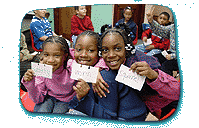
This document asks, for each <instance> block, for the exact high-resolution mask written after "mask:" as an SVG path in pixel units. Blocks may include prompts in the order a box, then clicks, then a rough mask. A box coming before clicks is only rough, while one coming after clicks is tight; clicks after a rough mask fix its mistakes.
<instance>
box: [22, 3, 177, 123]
mask: <svg viewBox="0 0 199 128" xmlns="http://www.w3.org/2000/svg"><path fill="white" fill-rule="evenodd" d="M81 7H82V8H81ZM81 7H78V10H77V15H75V16H73V20H74V21H73V23H74V26H75V27H77V26H78V25H77V24H75V20H76V21H77V22H78V24H79V26H78V27H77V28H76V29H74V28H72V27H71V33H72V29H73V31H74V33H78V32H79V33H78V34H77V35H79V36H77V35H76V36H77V38H76V43H75V44H74V46H75V53H74V56H75V61H76V62H77V63H80V64H83V65H89V66H96V65H100V66H99V67H102V68H103V70H102V71H101V72H100V73H101V75H102V78H103V79H104V81H105V82H106V83H107V84H108V85H109V91H110V93H106V98H99V97H98V96H97V94H95V93H94V91H95V89H94V88H93V86H92V84H91V83H86V82H85V81H84V80H82V79H80V80H79V81H75V80H73V79H70V74H71V64H72V63H71V61H68V56H70V52H69V48H68V45H67V42H66V41H65V40H64V39H63V38H61V37H55V36H50V37H48V38H47V39H46V40H45V41H44V43H42V49H43V52H42V57H43V60H42V61H41V62H40V63H43V64H48V65H52V66H53V78H52V79H51V80H50V79H47V78H43V77H38V76H36V77H35V76H34V75H33V74H34V72H33V70H31V69H30V70H28V71H27V72H26V73H25V75H24V78H23V79H22V82H23V84H24V85H25V86H26V88H27V90H28V92H29V95H30V98H31V99H32V100H33V101H34V102H35V103H36V106H35V112H52V113H66V112H68V110H69V108H72V109H73V108H74V109H76V110H79V111H81V112H83V113H85V114H87V115H89V116H92V117H98V118H106V119H116V120H126V121H141V120H142V121H144V120H145V118H146V115H147V113H148V110H147V108H148V109H149V110H150V111H152V112H154V111H156V110H158V109H160V108H163V107H165V106H166V105H168V104H169V103H171V102H172V101H175V100H178V98H179V83H178V82H177V81H176V80H175V79H173V78H172V77H168V75H167V74H166V73H164V72H162V71H161V70H159V69H158V68H159V67H160V64H159V63H158V62H157V60H156V59H155V58H153V57H149V56H146V55H145V54H144V53H142V52H139V51H135V50H134V46H133V45H132V43H131V42H132V41H133V40H131V39H130V37H129V36H128V35H129V33H128V32H129V30H128V32H127V30H126V29H128V27H126V26H127V24H125V23H124V24H119V26H120V27H119V28H109V29H107V30H106V31H103V32H102V36H101V37H100V38H99V37H98V35H97V34H96V33H95V32H93V31H94V28H93V27H92V22H91V24H87V28H89V29H90V30H91V31H87V30H86V29H84V28H85V24H82V23H83V22H82V21H81V20H83V19H84V20H86V11H85V6H84V7H83V6H81ZM127 10H130V9H127ZM125 11H126V10H125ZM125 13H128V12H124V14H125ZM161 15H163V14H161ZM162 18H163V19H164V16H162ZM127 19H128V18H127ZM160 19H161V17H160ZM87 20H89V19H87ZM80 21H81V22H80ZM125 22H128V21H125ZM85 23H88V22H85ZM160 23H161V21H160ZM162 24H164V23H162ZM71 25H72V18H71ZM125 25H126V26H125ZM124 26H125V27H124ZM121 27H124V28H126V29H123V30H122V29H121ZM79 28H83V30H80V29H79ZM99 39H100V40H99ZM99 46H100V47H99ZM128 46H131V49H130V50H129V49H128V48H126V47H128ZM100 50H101V52H102V57H103V59H104V62H101V61H100V57H99V54H98V53H99V51H100ZM144 61H145V62H144ZM104 63H105V64H104ZM121 64H125V65H126V66H128V67H130V68H131V70H133V71H136V72H137V73H138V74H140V75H144V76H146V77H147V81H146V83H145V85H144V86H145V87H144V89H143V91H142V92H140V93H138V92H137V91H135V90H134V89H132V88H130V87H128V86H125V85H124V84H122V83H119V82H116V81H115V76H116V75H117V71H118V70H119V68H120V65H121ZM165 80H168V81H170V82H165ZM148 89H149V90H148ZM146 92H147V93H146ZM168 92H169V93H171V94H172V96H171V95H168ZM147 94H149V95H147ZM159 96H163V98H162V97H161V98H162V99H164V100H167V101H166V102H162V101H163V100H162V99H161V98H160V97H159ZM161 102H162V104H160V103H161Z"/></svg>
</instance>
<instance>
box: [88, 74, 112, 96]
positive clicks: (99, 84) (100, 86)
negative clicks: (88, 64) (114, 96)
mask: <svg viewBox="0 0 199 128" xmlns="http://www.w3.org/2000/svg"><path fill="white" fill-rule="evenodd" d="M92 85H93V91H94V92H97V94H98V95H99V96H100V97H101V98H102V95H103V96H104V97H106V95H105V93H104V92H103V91H102V89H103V90H105V91H106V92H107V93H110V92H109V90H108V89H107V88H106V87H109V86H108V84H107V83H106V82H105V81H104V80H103V78H102V76H101V74H100V72H98V75H97V81H96V83H92ZM104 85H105V86H106V87H105V86H104Z"/></svg>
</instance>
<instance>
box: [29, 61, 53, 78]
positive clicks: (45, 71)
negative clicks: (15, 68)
mask: <svg viewBox="0 0 199 128" xmlns="http://www.w3.org/2000/svg"><path fill="white" fill-rule="evenodd" d="M31 69H32V70H33V71H34V72H35V75H36V76H42V77H45V78H49V79H52V66H51V65H46V64H40V63H35V62H31Z"/></svg>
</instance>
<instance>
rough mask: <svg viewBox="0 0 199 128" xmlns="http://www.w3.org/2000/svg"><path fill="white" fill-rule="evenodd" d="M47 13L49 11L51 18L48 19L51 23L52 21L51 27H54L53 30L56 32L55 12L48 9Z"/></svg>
mask: <svg viewBox="0 0 199 128" xmlns="http://www.w3.org/2000/svg"><path fill="white" fill-rule="evenodd" d="M46 11H48V12H49V13H50V16H49V18H48V20H49V21H52V22H51V23H50V25H51V27H52V30H53V31H54V29H55V28H54V11H53V9H52V8H49V9H46Z"/></svg>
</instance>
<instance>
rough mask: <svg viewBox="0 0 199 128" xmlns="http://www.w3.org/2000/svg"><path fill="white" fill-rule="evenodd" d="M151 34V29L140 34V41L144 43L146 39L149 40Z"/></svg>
mask: <svg viewBox="0 0 199 128" xmlns="http://www.w3.org/2000/svg"><path fill="white" fill-rule="evenodd" d="M150 34H151V29H147V30H145V31H143V32H142V37H141V39H142V40H143V41H144V42H147V39H148V38H149V35H150Z"/></svg>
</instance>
